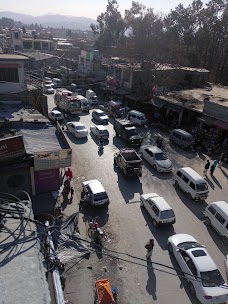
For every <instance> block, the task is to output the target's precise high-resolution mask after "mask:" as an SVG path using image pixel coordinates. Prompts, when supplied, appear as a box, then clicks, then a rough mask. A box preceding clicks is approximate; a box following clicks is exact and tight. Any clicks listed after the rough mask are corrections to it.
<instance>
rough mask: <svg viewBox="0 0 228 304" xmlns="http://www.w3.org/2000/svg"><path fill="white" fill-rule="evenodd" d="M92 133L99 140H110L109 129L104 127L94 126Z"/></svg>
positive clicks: (91, 128) (91, 129)
mask: <svg viewBox="0 0 228 304" xmlns="http://www.w3.org/2000/svg"><path fill="white" fill-rule="evenodd" d="M90 132H91V134H92V135H94V136H96V137H97V138H101V137H102V138H103V139H108V138H109V132H108V130H107V128H105V127H104V126H92V127H90Z"/></svg>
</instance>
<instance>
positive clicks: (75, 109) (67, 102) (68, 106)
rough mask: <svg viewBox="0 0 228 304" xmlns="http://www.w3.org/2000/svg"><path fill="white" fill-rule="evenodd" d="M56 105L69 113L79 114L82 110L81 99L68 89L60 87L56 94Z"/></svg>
mask: <svg viewBox="0 0 228 304" xmlns="http://www.w3.org/2000/svg"><path fill="white" fill-rule="evenodd" d="M55 104H56V106H57V107H58V108H59V109H61V110H62V111H64V112H65V113H67V114H69V115H70V114H79V113H81V112H82V104H81V100H80V99H79V98H77V96H76V95H75V94H74V93H72V92H71V91H68V90H67V89H64V88H60V89H57V90H56V94H55Z"/></svg>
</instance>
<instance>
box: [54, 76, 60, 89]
mask: <svg viewBox="0 0 228 304" xmlns="http://www.w3.org/2000/svg"><path fill="white" fill-rule="evenodd" d="M52 82H53V88H55V89H56V88H59V87H61V86H62V80H61V79H59V78H52Z"/></svg>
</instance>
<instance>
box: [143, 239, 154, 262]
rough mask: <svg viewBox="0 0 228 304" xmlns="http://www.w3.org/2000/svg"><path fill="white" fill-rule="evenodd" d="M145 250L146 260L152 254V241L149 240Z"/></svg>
mask: <svg viewBox="0 0 228 304" xmlns="http://www.w3.org/2000/svg"><path fill="white" fill-rule="evenodd" d="M145 248H146V249H147V254H146V258H147V259H149V258H150V257H151V255H152V252H153V248H154V240H153V239H150V240H149V241H148V242H147V243H146V245H145Z"/></svg>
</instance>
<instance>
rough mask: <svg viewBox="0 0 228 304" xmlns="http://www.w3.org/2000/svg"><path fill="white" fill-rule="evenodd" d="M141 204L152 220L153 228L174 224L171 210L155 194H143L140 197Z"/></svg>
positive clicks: (173, 215)
mask: <svg viewBox="0 0 228 304" xmlns="http://www.w3.org/2000/svg"><path fill="white" fill-rule="evenodd" d="M140 200H141V204H142V205H143V206H144V207H145V208H146V210H147V211H148V213H149V215H150V216H151V218H152V223H153V225H154V226H155V227H158V226H163V225H172V224H174V223H175V222H176V217H175V213H174V211H173V209H172V208H171V207H170V206H169V204H168V203H167V202H166V201H165V200H164V198H163V197H161V196H159V195H157V194H156V193H149V194H143V195H141V196H140Z"/></svg>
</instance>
